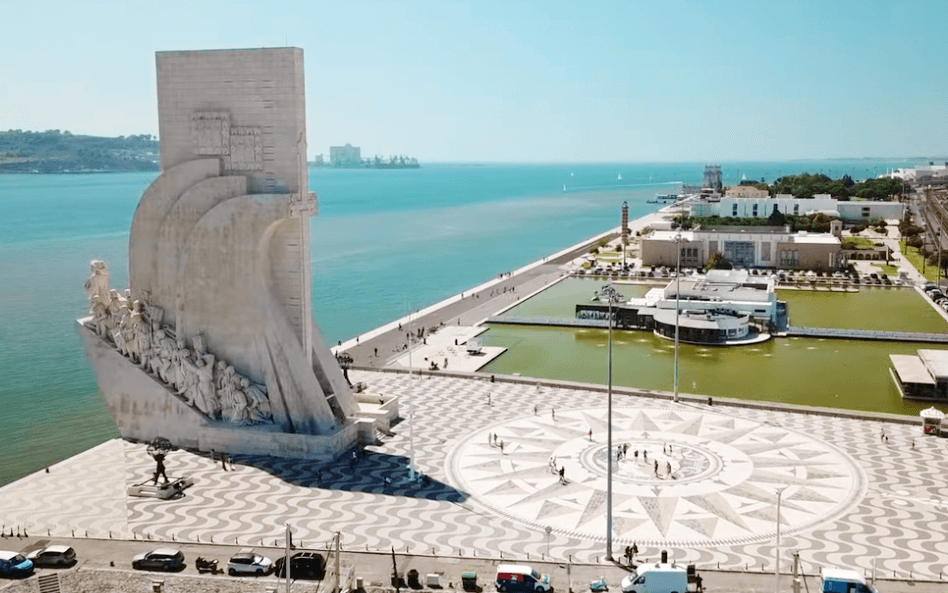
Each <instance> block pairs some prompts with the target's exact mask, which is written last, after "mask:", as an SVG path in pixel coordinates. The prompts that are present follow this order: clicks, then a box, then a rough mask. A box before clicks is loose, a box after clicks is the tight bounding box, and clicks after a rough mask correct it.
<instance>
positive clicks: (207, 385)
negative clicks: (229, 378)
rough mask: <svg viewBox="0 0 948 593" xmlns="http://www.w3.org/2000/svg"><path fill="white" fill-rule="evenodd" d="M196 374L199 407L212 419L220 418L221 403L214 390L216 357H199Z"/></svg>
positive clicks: (206, 355)
mask: <svg viewBox="0 0 948 593" xmlns="http://www.w3.org/2000/svg"><path fill="white" fill-rule="evenodd" d="M194 373H195V375H196V377H197V397H196V398H195V399H196V401H195V403H196V404H197V407H198V408H199V409H200V410H201V411H202V412H204V413H205V414H207V415H208V416H210V417H211V418H220V416H221V402H220V399H218V397H217V392H216V391H215V389H214V355H213V354H205V355H204V356H203V357H198V359H197V361H196V362H195V365H194Z"/></svg>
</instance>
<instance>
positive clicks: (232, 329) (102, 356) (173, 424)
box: [79, 48, 394, 459]
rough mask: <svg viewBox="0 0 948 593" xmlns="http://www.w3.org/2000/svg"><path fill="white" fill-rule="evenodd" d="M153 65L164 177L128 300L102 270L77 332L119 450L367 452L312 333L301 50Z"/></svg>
mask: <svg viewBox="0 0 948 593" xmlns="http://www.w3.org/2000/svg"><path fill="white" fill-rule="evenodd" d="M156 63H157V77H158V118H159V132H160V134H159V136H160V142H159V150H160V154H161V173H160V174H159V176H158V177H157V179H155V181H154V182H153V183H152V184H151V186H150V187H149V188H148V189H147V190H146V191H145V193H144V194H143V196H142V198H141V200H140V202H139V204H138V209H137V210H136V212H135V216H134V218H133V220H132V228H131V233H130V238H129V257H128V266H129V274H128V277H129V287H128V289H126V290H125V291H123V292H119V291H117V290H115V289H111V288H109V286H108V268H107V265H106V264H105V262H102V261H100V260H94V261H93V262H92V266H91V267H92V274H91V276H90V278H89V280H88V281H87V282H86V294H87V296H88V298H89V317H86V318H83V319H81V320H79V321H80V322H79V333H80V335H81V336H82V341H83V345H84V347H85V350H86V352H87V354H88V357H89V359H90V361H91V362H92V364H93V366H94V367H95V370H96V374H97V378H98V382H99V388H100V391H101V392H102V395H103V397H104V398H105V400H106V402H107V404H108V407H109V411H110V413H111V414H112V416H113V418H115V421H116V424H117V425H118V428H119V430H120V431H121V433H122V436H123V437H125V438H128V439H132V440H139V441H151V440H152V439H154V438H156V437H164V438H167V439H168V440H169V441H170V442H171V443H173V444H174V445H176V446H180V447H189V448H196V449H200V450H203V451H211V450H216V451H224V452H227V453H230V454H235V453H253V454H266V455H277V456H283V457H304V458H315V459H321V458H332V457H335V456H337V455H338V454H339V453H341V452H342V451H344V450H346V449H348V448H349V447H351V446H353V445H354V444H356V443H358V442H360V441H362V442H368V441H371V440H372V438H373V436H374V432H375V426H374V421H373V419H370V418H360V416H359V409H358V403H357V401H356V400H355V398H354V397H353V394H352V393H351V391H350V388H349V384H348V382H347V381H346V379H345V378H344V377H343V373H342V371H341V370H340V368H339V364H338V363H337V361H336V360H335V358H334V357H333V355H332V353H331V352H330V351H329V349H328V348H326V346H325V344H324V343H323V341H322V339H321V337H320V334H319V331H318V329H317V328H316V325H315V323H314V321H313V315H312V303H311V278H310V241H309V233H310V227H309V218H310V217H311V216H313V215H315V214H316V212H317V201H316V196H315V194H313V193H311V192H310V191H309V189H308V185H307V169H306V125H305V113H304V107H305V105H304V92H303V91H304V89H303V52H302V50H300V49H296V48H277V49H248V50H221V51H183V52H159V53H158V54H157V58H156ZM392 407H394V406H392ZM376 419H377V416H376ZM385 428H387V427H385Z"/></svg>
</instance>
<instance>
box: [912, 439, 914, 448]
mask: <svg viewBox="0 0 948 593" xmlns="http://www.w3.org/2000/svg"><path fill="white" fill-rule="evenodd" d="M912 448H913V449H914V448H915V439H912Z"/></svg>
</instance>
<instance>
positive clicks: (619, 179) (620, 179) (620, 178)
mask: <svg viewBox="0 0 948 593" xmlns="http://www.w3.org/2000/svg"><path fill="white" fill-rule="evenodd" d="M617 181H622V173H619V178H618V179H617Z"/></svg>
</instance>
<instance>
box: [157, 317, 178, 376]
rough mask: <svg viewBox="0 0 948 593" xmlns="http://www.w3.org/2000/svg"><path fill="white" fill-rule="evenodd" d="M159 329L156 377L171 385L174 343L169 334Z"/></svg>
mask: <svg viewBox="0 0 948 593" xmlns="http://www.w3.org/2000/svg"><path fill="white" fill-rule="evenodd" d="M159 331H161V338H160V339H159V341H158V344H159V350H158V352H159V354H158V358H159V360H160V365H159V367H158V377H160V378H161V380H162V381H164V382H165V383H166V384H167V385H171V384H172V383H171V379H172V375H173V373H172V369H173V368H174V356H175V352H176V348H175V345H174V340H172V339H171V336H169V335H168V333H167V332H166V331H165V330H163V329H162V330H159Z"/></svg>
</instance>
